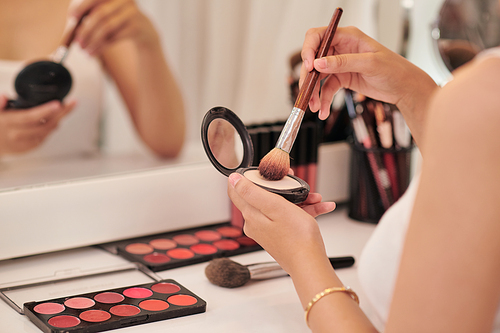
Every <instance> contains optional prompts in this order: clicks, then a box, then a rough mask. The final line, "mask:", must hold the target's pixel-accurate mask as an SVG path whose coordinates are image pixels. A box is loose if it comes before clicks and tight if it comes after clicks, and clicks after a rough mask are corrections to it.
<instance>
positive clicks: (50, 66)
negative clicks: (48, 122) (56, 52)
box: [7, 60, 72, 109]
mask: <svg viewBox="0 0 500 333" xmlns="http://www.w3.org/2000/svg"><path fill="white" fill-rule="evenodd" d="M71 85H72V78H71V74H70V73H69V71H68V70H67V69H66V67H64V66H63V65H62V64H60V63H57V62H53V61H46V60H42V61H37V62H33V63H31V64H29V65H28V66H26V67H25V68H23V69H22V70H21V71H20V72H19V74H17V77H16V80H15V82H14V87H15V89H16V92H17V99H15V100H9V101H8V104H7V108H8V109H27V108H32V107H34V106H37V105H40V104H43V103H47V102H49V101H52V100H59V101H62V100H63V98H64V97H65V96H66V95H67V94H68V93H69V91H70V89H71Z"/></svg>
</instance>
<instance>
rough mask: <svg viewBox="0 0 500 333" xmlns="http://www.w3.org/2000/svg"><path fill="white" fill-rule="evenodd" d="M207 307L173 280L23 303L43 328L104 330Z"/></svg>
mask: <svg viewBox="0 0 500 333" xmlns="http://www.w3.org/2000/svg"><path fill="white" fill-rule="evenodd" d="M205 311H206V302H205V301H204V300H202V299H201V298H200V297H198V296H197V295H195V294H194V293H193V292H191V291H190V290H188V289H186V288H185V287H184V286H182V285H180V284H179V283H177V282H176V281H174V280H162V281H159V282H152V283H146V284H142V285H138V286H130V287H125V288H115V289H111V290H104V291H99V292H92V293H86V294H82V295H75V296H71V297H64V298H57V299H52V300H46V301H41V302H29V303H25V304H24V313H25V314H26V315H27V316H28V317H29V318H30V320H31V321H32V322H33V323H35V325H37V326H38V327H39V328H40V329H41V330H42V331H43V332H47V333H53V332H54V333H63V332H67V333H70V332H79V333H84V332H85V333H90V332H102V331H108V330H112V329H116V328H121V327H127V326H133V325H139V324H144V323H149V322H153V321H158V320H165V319H171V318H176V317H182V316H187V315H192V314H196V313H201V312H205Z"/></svg>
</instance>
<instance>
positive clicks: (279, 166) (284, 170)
mask: <svg viewBox="0 0 500 333" xmlns="http://www.w3.org/2000/svg"><path fill="white" fill-rule="evenodd" d="M289 170H290V156H289V155H288V153H287V152H286V151H284V150H281V149H279V148H273V149H272V150H271V151H270V152H269V153H267V155H266V156H264V157H263V158H262V160H260V163H259V172H260V174H261V175H262V177H264V178H266V179H268V180H280V179H283V178H285V176H286V175H287V174H288V171H289Z"/></svg>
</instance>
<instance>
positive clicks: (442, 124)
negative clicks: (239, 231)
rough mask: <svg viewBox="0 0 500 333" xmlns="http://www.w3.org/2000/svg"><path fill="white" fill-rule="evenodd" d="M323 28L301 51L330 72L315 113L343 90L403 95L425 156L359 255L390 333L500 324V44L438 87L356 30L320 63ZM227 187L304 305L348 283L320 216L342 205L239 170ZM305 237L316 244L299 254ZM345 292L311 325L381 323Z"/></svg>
mask: <svg viewBox="0 0 500 333" xmlns="http://www.w3.org/2000/svg"><path fill="white" fill-rule="evenodd" d="M324 30H325V28H318V29H311V30H310V31H308V33H307V35H306V38H305V41H304V46H303V49H302V58H303V60H304V64H303V68H302V75H301V78H302V79H303V78H304V77H305V73H306V72H307V71H310V70H312V68H313V67H314V68H316V69H317V70H318V71H319V72H321V73H323V76H328V78H327V82H326V83H325V84H324V85H323V87H322V90H321V94H319V91H316V92H315V94H313V97H312V98H311V101H310V108H311V110H313V111H318V110H319V117H320V118H321V119H325V118H326V117H327V116H328V109H329V105H330V103H331V101H332V97H333V95H334V93H335V92H336V91H337V90H338V89H339V88H341V87H344V88H349V89H352V90H354V91H357V92H359V93H361V94H364V95H366V96H369V97H372V98H374V99H378V100H382V101H385V102H389V103H394V104H396V105H397V106H398V108H399V109H400V110H401V112H402V113H403V115H404V117H405V119H406V121H407V124H408V126H409V127H410V129H411V132H412V134H413V137H414V139H415V141H416V143H417V144H418V146H419V148H420V151H421V153H422V157H423V163H422V167H421V173H420V175H418V176H416V178H415V179H414V181H413V183H412V185H411V186H410V188H409V189H408V191H407V192H406V193H405V195H404V196H403V197H402V198H401V199H400V200H399V201H398V202H397V203H396V204H394V205H393V206H392V207H391V208H390V209H389V210H388V211H387V212H386V214H385V215H384V217H383V218H382V220H381V221H380V222H379V225H378V226H377V228H376V230H375V232H374V234H373V236H372V238H371V239H370V241H369V242H368V244H367V246H366V248H365V250H364V252H363V255H362V256H361V258H360V260H359V265H358V266H359V273H360V282H361V283H362V285H363V286H364V289H365V293H366V295H367V296H368V298H369V300H370V301H371V302H372V303H373V305H374V306H375V307H376V309H377V311H378V313H379V314H380V315H381V317H382V318H383V319H384V321H385V323H386V326H385V330H384V332H386V333H390V332H405V333H409V332H453V333H457V332H492V331H499V332H500V322H499V321H498V320H495V318H496V317H497V313H499V310H498V304H499V301H500V282H499V281H500V265H499V264H498V263H499V262H500V242H499V241H498V237H499V235H500V206H499V204H498V203H499V202H500V172H499V171H498V166H499V165H500V154H498V152H500V139H498V134H496V133H498V128H499V127H500V112H499V111H498V110H499V108H500V94H498V91H500V80H499V79H498V78H499V77H500V52H498V51H490V52H491V53H490V54H489V55H488V54H484V55H480V56H479V57H478V59H476V60H474V61H472V62H471V63H469V64H467V65H465V66H463V67H461V68H460V69H459V70H457V71H456V72H455V73H454V80H453V81H451V82H450V83H448V84H447V85H446V86H444V87H443V88H438V87H437V86H436V84H435V83H434V82H433V81H432V79H431V78H430V77H429V76H428V75H426V74H425V73H424V72H423V71H421V70H420V69H418V68H417V67H415V66H414V65H412V64H411V63H410V62H408V61H406V60H405V59H404V58H402V57H400V56H399V55H397V54H395V53H393V52H391V51H390V50H388V49H387V48H385V47H383V46H382V45H380V44H379V43H377V42H376V41H374V40H372V39H371V38H369V37H368V36H366V35H364V34H363V33H362V32H360V31H359V30H357V29H355V28H339V29H338V31H337V34H336V35H335V37H334V40H333V42H332V44H333V47H334V48H335V52H334V53H335V54H334V55H331V56H328V57H325V58H323V59H317V60H314V54H315V53H316V49H317V48H318V46H319V41H320V38H321V36H322V34H323V33H324ZM330 54H331V53H330ZM228 194H229V196H230V198H231V200H232V201H233V203H234V204H235V205H236V207H238V208H239V209H240V210H241V211H242V213H243V216H244V217H245V221H246V222H245V227H244V228H245V233H246V234H247V235H248V236H249V237H251V238H253V239H255V240H256V241H257V242H258V243H259V244H261V245H262V246H263V247H264V248H265V249H266V250H267V251H268V252H269V253H270V254H271V255H272V256H273V257H274V258H275V259H276V260H277V261H278V262H279V263H280V265H281V266H282V267H283V269H285V270H286V271H287V272H288V273H289V274H290V276H291V277H292V279H293V282H294V285H295V288H296V291H297V293H298V295H299V298H300V301H301V303H302V305H303V307H304V309H306V307H307V306H308V305H309V304H310V302H311V300H312V299H313V298H314V297H315V296H316V295H317V294H318V293H320V292H322V291H324V290H326V289H328V288H342V287H343V284H342V281H340V280H339V278H338V277H337V275H336V274H335V272H334V270H333V269H332V268H331V265H330V264H329V262H328V260H327V256H326V251H325V248H324V245H323V242H322V236H321V234H320V231H319V229H318V226H317V224H316V221H315V220H314V217H316V216H317V215H320V214H324V213H326V212H329V211H332V210H333V209H334V208H335V204H334V203H327V202H321V196H320V195H319V194H311V195H310V196H309V198H308V200H307V201H306V204H305V205H304V206H303V207H302V209H301V207H298V206H294V205H292V204H290V203H288V202H287V201H285V200H283V199H282V198H280V197H278V196H275V195H273V194H271V193H268V192H266V191H264V190H262V189H260V188H259V187H257V186H255V185H253V184H252V183H251V182H249V181H248V180H246V179H244V178H242V177H241V176H239V175H238V174H232V175H231V176H230V177H229V184H228ZM297 243H299V244H300V246H299V248H301V249H305V250H303V251H300V252H299V253H290V252H289V249H290V248H292V246H291V245H292V244H293V248H297ZM382 262H383V263H384V265H383V266H384V268H383V269H381V268H380V265H379V264H380V263H382ZM334 290H335V291H334V292H331V293H329V294H328V293H326V294H325V295H324V296H322V297H319V299H318V300H317V301H316V302H312V303H313V304H312V306H311V307H310V308H309V309H308V311H307V317H308V325H309V326H310V328H311V329H312V330H313V331H314V332H376V329H375V328H374V326H373V325H372V324H371V323H370V321H369V319H368V318H367V317H366V316H365V314H364V313H363V312H362V311H361V310H360V308H359V307H358V305H357V304H356V302H355V301H354V300H353V298H355V296H354V294H352V292H350V291H344V290H343V289H334ZM317 298H318V297H317Z"/></svg>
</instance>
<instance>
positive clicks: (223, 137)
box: [208, 118, 243, 169]
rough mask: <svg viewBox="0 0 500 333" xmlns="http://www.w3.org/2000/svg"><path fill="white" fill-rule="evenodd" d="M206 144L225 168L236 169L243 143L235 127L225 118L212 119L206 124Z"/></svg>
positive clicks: (241, 157) (241, 155) (240, 160)
mask: <svg viewBox="0 0 500 333" xmlns="http://www.w3.org/2000/svg"><path fill="white" fill-rule="evenodd" d="M208 145H209V147H210V151H211V152H212V154H213V155H214V157H215V158H216V159H217V161H218V162H219V163H220V164H221V165H222V166H223V167H225V168H226V169H236V168H237V167H238V166H239V165H240V164H241V162H242V160H243V143H242V141H241V138H240V135H239V134H238V132H237V131H236V129H235V128H234V127H233V125H231V124H230V123H229V122H228V121H227V120H225V119H221V118H219V119H214V120H213V121H211V122H210V125H209V126H208Z"/></svg>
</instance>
